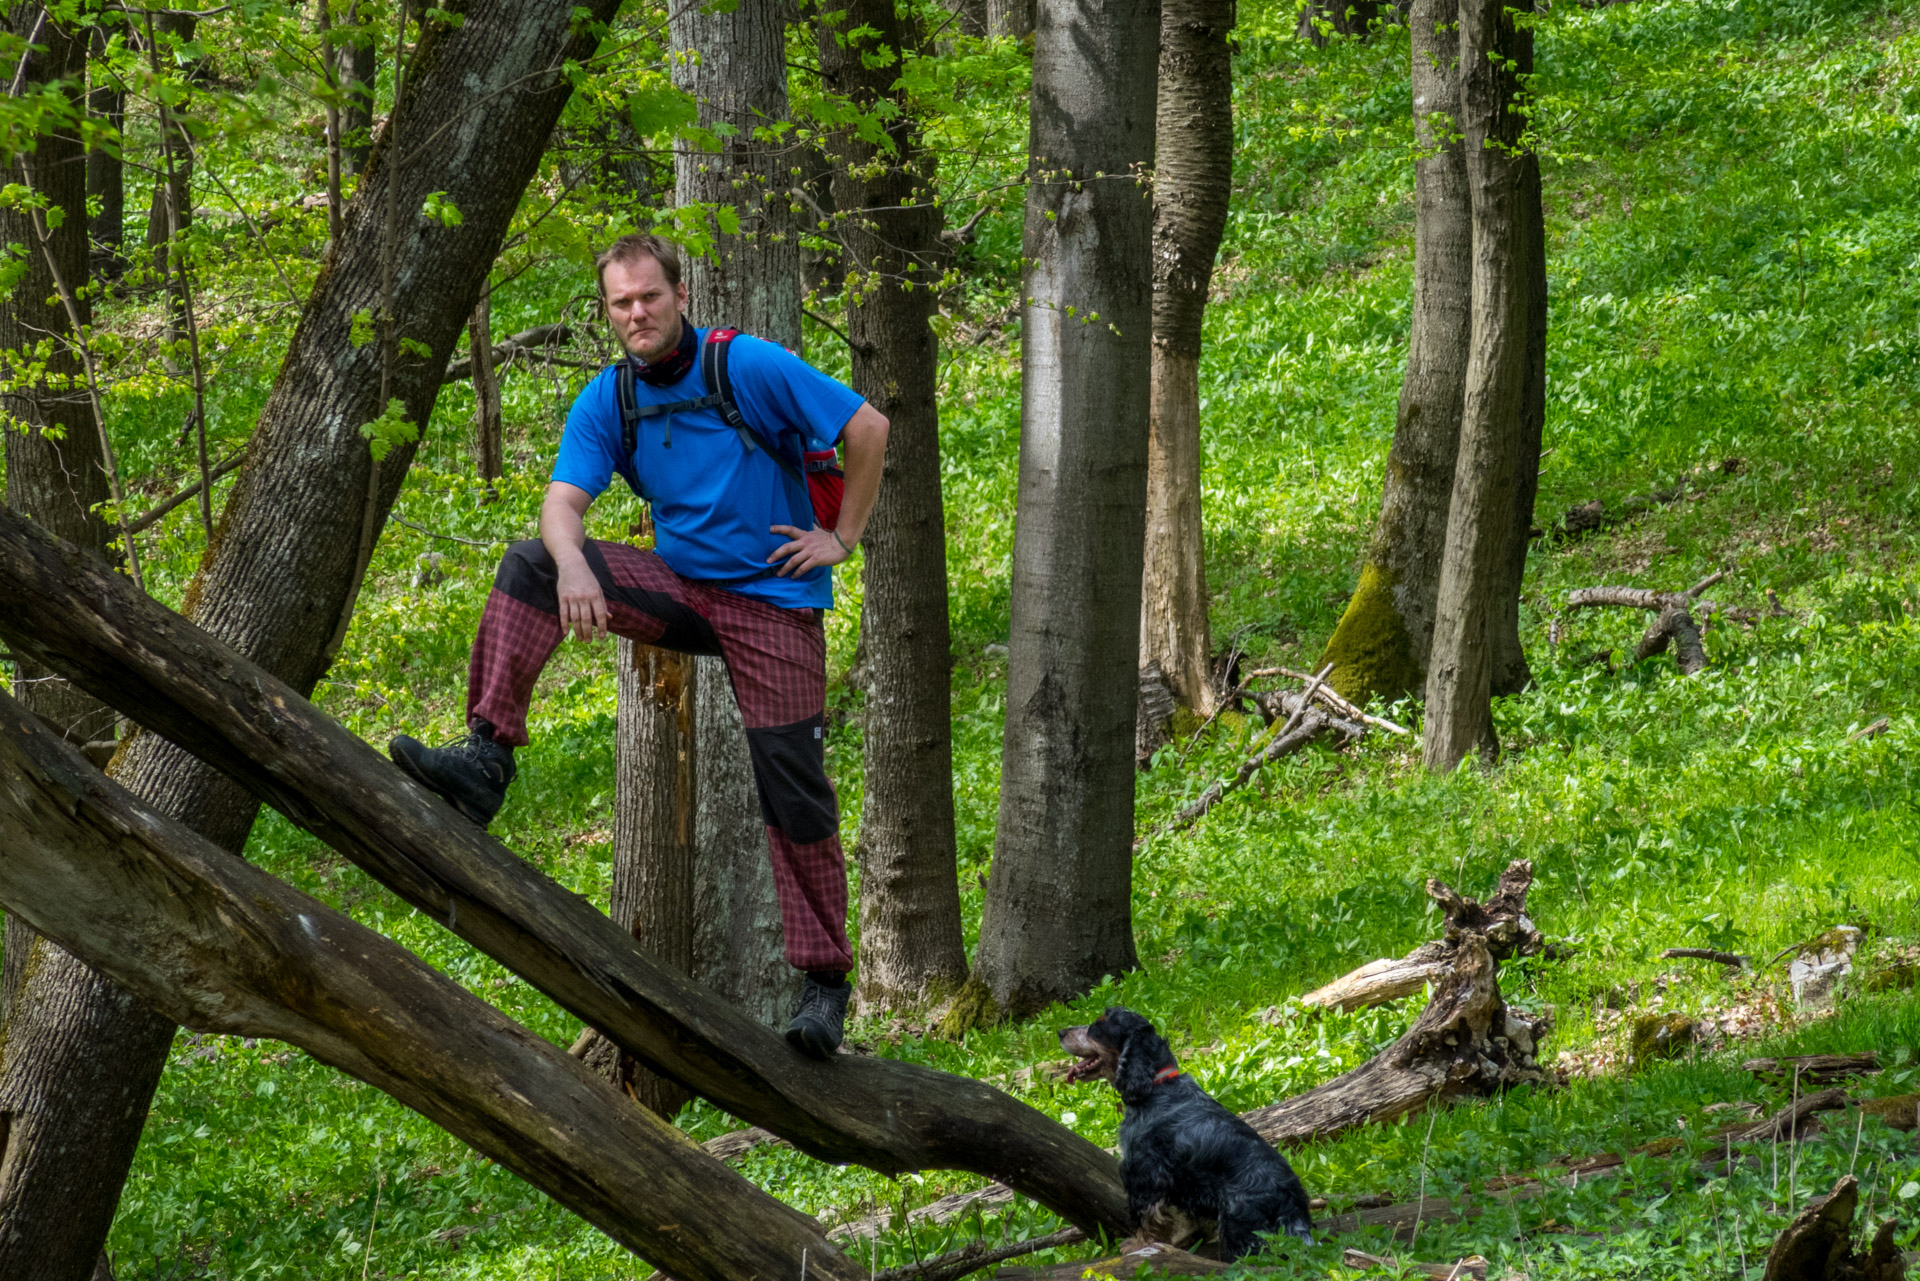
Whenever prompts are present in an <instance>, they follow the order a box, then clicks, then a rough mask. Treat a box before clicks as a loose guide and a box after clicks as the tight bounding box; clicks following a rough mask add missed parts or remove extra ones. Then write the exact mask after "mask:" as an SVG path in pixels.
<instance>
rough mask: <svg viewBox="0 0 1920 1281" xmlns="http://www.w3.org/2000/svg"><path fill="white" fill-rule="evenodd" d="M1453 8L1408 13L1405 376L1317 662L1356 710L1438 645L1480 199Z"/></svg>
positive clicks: (1408, 678) (1390, 692)
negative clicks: (1348, 576)
mask: <svg viewBox="0 0 1920 1281" xmlns="http://www.w3.org/2000/svg"><path fill="white" fill-rule="evenodd" d="M1458 9H1459V0H1415V3H1414V6H1413V12H1412V14H1411V16H1410V18H1409V23H1410V25H1411V27H1412V38H1413V127H1414V137H1415V139H1416V143H1417V145H1418V147H1419V153H1418V154H1419V157H1420V158H1419V159H1418V160H1416V161H1415V162H1414V254H1413V327H1412V333H1411V335H1410V337H1409V338H1408V341H1407V371H1406V375H1405V377H1404V379H1403V380H1402V382H1401V384H1400V409H1399V413H1398V414H1397V416H1396V418H1395V422H1394V429H1393V447H1392V449H1391V451H1390V452H1389V453H1388V454H1387V475H1386V482H1385V485H1384V486H1383V490H1382V493H1381V498H1380V517H1379V520H1378V521H1377V522H1376V523H1375V525H1374V529H1373V538H1372V541H1371V542H1369V544H1368V546H1367V554H1366V560H1365V561H1364V563H1363V564H1362V566H1361V570H1360V585H1359V587H1358V588H1357V589H1355V591H1354V594H1353V599H1352V600H1351V601H1349V602H1348V603H1347V609H1346V613H1345V614H1343V615H1342V616H1341V618H1340V623H1339V626H1337V627H1336V628H1335V629H1334V632H1333V637H1332V639H1330V640H1329V641H1328V642H1327V648H1326V652H1325V653H1324V654H1323V655H1322V656H1321V659H1320V663H1321V664H1322V665H1325V664H1327V663H1332V664H1333V674H1332V676H1331V677H1330V678H1329V683H1330V684H1331V685H1332V686H1333V687H1334V689H1335V690H1337V691H1338V692H1339V693H1340V694H1341V695H1343V696H1344V697H1346V698H1349V699H1351V700H1353V701H1354V702H1356V703H1361V704H1364V703H1366V702H1367V701H1368V700H1369V699H1372V698H1381V699H1394V698H1398V697H1400V696H1402V695H1404V694H1416V695H1417V694H1419V693H1420V692H1421V690H1422V689H1423V688H1424V687H1425V684H1426V676H1427V656H1428V654H1429V652H1430V651H1431V650H1432V648H1433V614H1434V608H1435V602H1436V600H1437V598H1438V596H1439V591H1440V550H1441V548H1442V547H1443V546H1444V545H1445V543H1446V534H1447V510H1448V508H1449V506H1450V505H1451V503H1452V501H1453V473H1454V462H1455V460H1456V458H1457V456H1458V452H1459V444H1460V408H1461V402H1462V398H1463V396H1464V395H1465V390H1466V377H1467V351H1468V348H1469V346H1470V344H1471V341H1472V330H1473V203H1472V199H1471V196H1470V195H1469V192H1468V188H1467V159H1466V152H1465V150H1464V149H1463V148H1462V146H1461V143H1460V138H1459V130H1458V127H1457V121H1458V116H1459V112H1460V107H1459V103H1460V73H1459V58H1460V37H1459V35H1458V33H1457V32H1456V30H1455V25H1456V23H1457V21H1458ZM1436 113H1438V117H1439V118H1438V120H1437V121H1436V120H1435V118H1434V117H1435V114H1436ZM1524 553H1525V548H1524V547H1522V554H1523V555H1524Z"/></svg>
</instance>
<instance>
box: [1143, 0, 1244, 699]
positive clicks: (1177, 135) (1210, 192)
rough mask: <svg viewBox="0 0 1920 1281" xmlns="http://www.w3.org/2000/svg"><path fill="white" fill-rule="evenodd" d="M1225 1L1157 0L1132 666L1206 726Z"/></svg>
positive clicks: (1222, 224) (1228, 155)
mask: <svg viewBox="0 0 1920 1281" xmlns="http://www.w3.org/2000/svg"><path fill="white" fill-rule="evenodd" d="M1234 4H1235V0H1161V6H1160V101H1159V107H1158V110H1157V111H1156V116H1157V120H1158V124H1157V127H1156V134H1157V141H1156V144H1155V147H1154V159H1155V163H1154V177H1153V370H1152V377H1151V382H1152V387H1151V397H1152V405H1153V408H1152V415H1151V418H1152V429H1151V431H1150V433H1149V435H1148V444H1147V543H1146V552H1145V556H1146V572H1145V575H1144V578H1143V580H1142V583H1141V599H1140V666H1141V667H1142V668H1144V667H1146V666H1147V664H1148V663H1158V664H1159V665H1160V672H1161V674H1162V675H1163V676H1164V677H1165V678H1166V681H1167V684H1168V685H1169V686H1170V687H1171V688H1172V690H1173V693H1174V697H1176V698H1178V699H1179V700H1180V701H1181V702H1183V703H1185V704H1186V705H1187V706H1188V707H1191V708H1193V709H1194V711H1196V712H1198V713H1200V714H1201V715H1202V716H1207V715H1211V714H1212V712H1213V708H1214V702H1215V691H1214V688H1213V672H1212V657H1213V642H1212V639H1211V637H1212V634H1211V632H1210V631H1209V630H1208V627H1207V565H1206V550H1207V549H1206V538H1205V535H1204V534H1203V533H1202V531H1201V524H1200V330H1201V323H1202V321H1203V319H1204V318H1205V315H1206V307H1207V289H1208V287H1209V285H1210V284H1211V283H1212V280H1213V260H1214V256H1215V255H1216V254H1217V253H1218V252H1219V250H1220V235H1221V233H1222V232H1223V231H1225V230H1226V225H1227V202H1228V199H1229V197H1230V195H1231V194H1232V188H1233V50H1232V48H1231V46H1229V44H1228V43H1227V41H1228V37H1229V35H1230V34H1231V33H1232V31H1233V23H1234Z"/></svg>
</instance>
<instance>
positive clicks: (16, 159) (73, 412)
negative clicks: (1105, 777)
mask: <svg viewBox="0 0 1920 1281" xmlns="http://www.w3.org/2000/svg"><path fill="white" fill-rule="evenodd" d="M39 11H40V6H38V5H30V4H16V5H13V6H10V8H9V11H8V13H7V15H6V27H7V30H8V31H9V33H10V34H12V35H14V36H16V37H19V38H21V39H26V38H28V37H29V36H30V35H31V34H32V31H33V27H34V24H35V21H36V19H37V18H38V16H39ZM90 35H91V33H90V32H88V31H86V30H85V29H73V30H68V29H66V28H64V27H63V26H62V25H61V24H59V23H57V22H49V23H47V24H46V25H45V26H44V27H43V28H42V30H41V31H40V33H39V34H38V36H37V37H34V39H35V43H36V44H38V45H39V46H41V49H40V51H39V52H37V53H34V54H32V55H30V56H29V57H28V59H27V65H26V68H25V71H26V83H27V84H28V85H29V86H35V85H44V84H47V83H49V82H51V81H54V80H68V81H73V82H77V81H78V80H79V79H80V77H81V76H82V74H83V73H84V71H85V69H86V51H87V45H88V42H89V37H90ZM97 92H99V91H98V90H96V93H97ZM74 96H75V97H77V96H78V95H77V91H76V93H75V94H74ZM88 106H89V107H90V108H91V109H93V110H94V111H95V112H96V113H101V112H104V111H105V110H108V109H110V107H111V104H108V103H106V102H104V101H101V100H100V99H98V98H95V97H92V96H91V95H90V97H89V101H88ZM101 158H103V157H101V156H100V153H93V154H85V153H84V152H83V148H82V146H81V144H80V141H79V139H78V138H77V137H75V136H73V135H71V134H68V133H63V132H54V133H49V134H43V135H42V136H41V137H39V138H38V139H37V140H36V145H35V147H34V149H33V150H32V151H31V152H28V153H25V154H23V155H16V156H9V157H8V158H7V159H8V164H7V169H8V172H9V174H10V175H11V176H13V177H15V178H17V176H18V172H19V169H20V166H21V165H23V164H24V165H25V167H26V170H27V173H28V175H29V180H30V181H31V183H32V186H33V189H34V190H35V191H36V192H38V193H40V194H41V195H43V196H45V197H46V198H47V200H48V202H49V203H50V205H51V206H52V207H53V208H55V209H59V210H62V211H64V212H65V213H66V215H67V216H66V217H65V218H64V219H60V220H57V221H59V224H60V225H59V226H51V225H50V224H51V223H52V222H53V221H56V220H53V219H48V220H46V225H47V226H48V241H49V244H48V249H49V250H50V251H51V253H52V256H53V259H54V262H56V263H57V264H58V265H59V270H60V280H61V281H62V282H64V284H65V285H66V287H67V288H68V289H69V290H70V291H72V292H73V294H74V297H73V302H74V304H75V309H76V310H77V311H78V312H79V313H80V320H81V323H82V324H89V323H91V320H92V316H91V310H92V308H91V304H90V303H89V301H88V299H87V295H86V293H85V292H84V290H83V289H82V286H84V285H85V283H86V281H87V278H88V258H89V253H88V220H87V217H86V208H87V194H88V193H87V188H88V185H89V184H88V179H89V177H90V176H93V175H94V174H95V173H96V172H98V169H97V166H96V165H95V161H96V159H101ZM114 168H115V170H116V172H117V170H118V164H117V162H115V165H114ZM0 237H4V238H5V240H6V241H7V243H9V244H18V245H21V246H24V253H23V254H22V256H21V258H20V264H19V265H20V270H21V273H22V275H21V278H20V279H19V280H17V281H15V282H14V284H13V286H12V288H11V289H9V290H8V291H7V292H6V294H5V295H4V297H0V351H5V352H8V353H12V352H17V351H21V350H27V351H31V350H32V349H33V348H34V347H35V345H36V344H38V343H39V342H41V341H42V340H43V339H45V338H46V337H47V336H49V335H52V336H53V337H54V339H55V347H54V349H53V351H52V353H51V355H50V356H49V357H48V360H47V378H46V379H45V380H43V381H41V382H39V383H37V384H32V385H29V386H25V387H22V388H20V389H18V390H16V391H14V392H13V393H11V394H10V395H8V396H7V397H6V402H5V408H6V411H7V414H8V416H9V417H10V418H11V419H12V420H13V421H15V422H19V423H24V424H27V425H28V426H27V430H25V431H11V430H9V431H6V432H5V433H4V436H5V439H6V457H7V476H6V481H7V490H6V499H7V505H8V506H9V507H11V508H12V509H13V510H15V511H17V512H20V513H22V514H23V515H26V516H28V517H31V518H32V519H33V520H34V521H35V522H36V523H37V524H39V525H40V526H42V527H43V528H45V529H46V530H47V531H48V532H49V533H52V534H54V535H56V536H58V537H60V538H64V539H66V540H67V541H68V542H71V543H73V544H75V545H76V546H78V547H83V548H86V549H88V550H89V551H93V552H96V553H98V554H100V555H101V556H103V557H105V556H106V555H107V554H108V544H109V542H110V541H111V539H112V537H113V531H111V530H110V529H109V528H108V526H107V524H106V522H104V521H103V520H101V519H100V517H99V515H98V514H97V513H96V511H95V510H94V509H95V508H96V507H97V505H98V504H100V503H102V502H104V501H106V499H107V498H108V497H109V496H110V494H109V486H108V483H107V473H106V468H105V464H104V460H103V455H102V453H101V445H100V434H99V430H98V427H97V425H96V424H95V422H94V419H93V410H92V407H91V405H90V403H89V401H88V397H87V393H86V384H85V381H84V377H85V375H84V370H83V366H82V362H81V360H80V357H79V354H78V351H77V350H76V349H75V348H74V347H73V346H71V345H70V343H71V340H72V337H73V327H72V324H71V323H70V321H69V319H68V316H67V312H66V309H65V307H64V306H63V305H62V303H61V301H60V299H59V297H58V296H57V291H58V287H57V286H56V284H55V279H54V274H53V269H52V267H51V266H50V265H49V264H48V261H47V254H46V253H43V252H42V251H41V248H40V245H39V240H38V233H37V231H36V228H35V226H34V222H33V219H31V218H30V217H28V216H27V215H26V214H25V213H24V212H23V211H20V210H15V209H8V210H4V211H0ZM4 359H5V360H6V363H8V364H11V363H12V358H11V357H6V358H4ZM49 432H51V434H49ZM16 672H17V679H16V683H15V685H14V689H15V691H16V692H17V694H18V696H19V701H20V703H21V704H22V705H23V706H24V707H26V708H27V709H28V710H29V711H31V712H32V713H33V714H34V715H36V716H38V717H39V718H40V719H41V720H42V721H43V722H45V723H46V724H48V725H50V726H52V727H53V728H54V729H55V730H56V731H58V732H59V733H60V734H61V735H62V736H63V737H65V738H67V739H68V740H69V741H72V742H74V743H76V744H79V743H86V742H88V741H89V740H104V739H108V738H111V737H113V726H114V721H115V715H114V712H113V710H112V709H111V708H108V707H106V706H105V705H104V704H102V703H100V702H98V701H96V700H95V699H93V698H92V697H90V696H89V695H87V694H84V693H82V692H81V691H80V690H78V689H76V688H74V687H73V686H72V685H70V684H68V683H67V682H66V681H65V680H63V679H61V678H59V677H57V676H55V675H54V674H53V673H52V672H50V671H48V670H47V669H46V668H44V667H41V666H39V665H38V664H35V663H32V662H29V661H26V660H21V661H20V662H19V664H18V666H17V668H16ZM49 971H52V972H55V973H56V974H57V973H61V972H67V971H77V975H76V977H77V978H78V979H79V981H78V982H74V983H48V982H43V981H40V980H41V979H42V976H43V975H46V974H47V973H48V972H49ZM0 1019H4V1024H5V1027H4V1039H0V1228H4V1238H3V1239H0V1276H5V1277H15V1276H18V1277H22V1278H24V1277H27V1276H29V1275H31V1276H33V1277H35V1278H42V1277H44V1278H50V1279H52V1281H65V1279H66V1278H74V1279H75V1281H80V1279H83V1278H87V1277H89V1276H91V1275H92V1274H93V1272H94V1270H95V1268H96V1267H97V1266H98V1262H99V1260H100V1257H101V1255H100V1247H101V1244H102V1243H103V1242H104V1241H105V1240H106V1235H107V1229H108V1228H109V1227H110V1226H111V1225H112V1223H113V1211H114V1207H115V1206H117V1205H118V1204H119V1202H120V1190H121V1188H122V1186H123V1185H124V1184H125V1182H126V1174H127V1168H128V1166H129V1165H131V1164H132V1162H133V1153H134V1148H135V1146H136V1145H137V1144H138V1142H139V1138H140V1129H141V1126H142V1124H143V1123H144V1122H145V1120H146V1114H147V1100H148V1098H149V1097H150V1096H151V1094H152V1092H153V1087H154V1084H155V1082H156V1081H157V1080H158V1078H159V1070H160V1062H161V1060H160V1059H158V1058H154V1059H152V1060H150V1061H149V1062H147V1063H143V1064H133V1065H127V1066H128V1067H130V1069H131V1070H125V1069H124V1068H123V1065H120V1064H116V1063H115V1062H113V1060H112V1055H111V1040H108V1041H107V1042H105V1043H103V1042H102V1041H101V1040H100V1037H101V1035H102V1033H103V1032H105V1033H109V1034H110V1033H111V1032H112V1031H113V1030H114V1029H115V1028H116V1027H117V1026H119V1025H122V1024H125V1025H131V1026H133V1027H136V1028H139V1029H141V1030H143V1031H147V1032H151V1033H152V1034H153V1035H154V1038H155V1039H156V1040H157V1041H158V1042H159V1044H160V1045H161V1047H162V1053H163V1054H164V1046H165V1044H166V1043H168V1042H170V1041H171V1039H172V1036H173V1025H172V1024H171V1023H168V1022H167V1021H166V1020H164V1019H162V1018H160V1017H159V1016H158V1015H155V1014H153V1013H152V1012H151V1011H149V1010H147V1009H146V1008H145V1007H144V1006H142V1005H141V1004H140V1003H139V1002H138V1001H137V1000H135V999H134V998H132V997H129V996H126V995H125V994H123V993H121V992H119V991H117V990H115V989H113V988H111V986H110V985H106V984H104V983H101V982H98V981H96V980H94V979H93V976H92V975H91V974H88V973H87V972H86V971H85V970H84V969H81V968H80V967H79V966H78V965H77V963H75V962H74V961H73V959H72V958H71V957H69V956H68V955H67V954H66V953H65V952H63V951H61V950H60V948H58V947H57V946H55V945H54V944H53V943H51V942H49V941H47V940H46V939H43V938H41V937H39V936H38V935H37V934H35V933H34V931H33V929H32V927H31V926H29V925H28V924H27V923H26V921H25V919H24V918H22V917H20V916H19V915H18V914H16V913H12V912H9V913H8V914H7V921H6V941H5V961H4V967H3V968H0ZM66 1062H75V1063H79V1064H81V1065H83V1067H82V1070H81V1071H80V1072H79V1073H77V1074H72V1075H70V1074H65V1073H61V1072H59V1071H57V1070H54V1071H48V1070H44V1069H45V1068H46V1067H49V1066H52V1065H58V1064H61V1063H66ZM67 1145H71V1146H72V1147H73V1148H75V1149H76V1150H78V1151H79V1152H80V1153H82V1154H84V1155H82V1156H80V1157H79V1158H78V1159H73V1158H71V1157H70V1156H69V1155H67V1154H64V1153H62V1151H61V1150H60V1149H61V1148H62V1147H64V1146H67ZM23 1198H30V1199H31V1200H33V1201H34V1202H35V1203H37V1204H38V1205H40V1206H43V1207H44V1208H45V1212H44V1213H40V1214H34V1215H30V1216H27V1217H24V1218H16V1217H14V1216H10V1215H4V1213H3V1211H4V1209H5V1207H7V1206H9V1205H11V1204H13V1203H15V1202H17V1201H19V1200H21V1199H23Z"/></svg>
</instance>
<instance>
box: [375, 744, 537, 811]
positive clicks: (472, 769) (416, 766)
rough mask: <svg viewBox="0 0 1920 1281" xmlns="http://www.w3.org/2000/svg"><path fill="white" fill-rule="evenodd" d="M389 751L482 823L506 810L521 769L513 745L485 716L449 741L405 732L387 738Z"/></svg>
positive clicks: (415, 777) (410, 771)
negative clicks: (435, 743)
mask: <svg viewBox="0 0 1920 1281" xmlns="http://www.w3.org/2000/svg"><path fill="white" fill-rule="evenodd" d="M387 755H388V756H390V757H392V758H393V763H394V764H395V765H398V766H399V767H400V768H401V769H402V770H403V771H405V773H406V775H407V777H408V778H410V779H412V780H413V781H414V782H416V783H418V784H420V786H422V787H424V788H426V789H427V790H428V791H429V792H432V793H433V794H434V795H435V796H438V797H440V798H442V799H443V800H445V801H446V802H447V803H448V804H449V805H451V806H453V808H455V809H457V810H459V811H460V813H461V814H462V815H464V816H465V817H467V818H469V819H472V820H473V821H474V822H475V823H478V824H479V825H480V826H481V827H485V826H486V825H487V824H488V823H490V822H492V821H493V816H494V815H495V814H497V813H499V812H500V803H501V802H502V801H504V800H506V799H507V784H509V783H511V782H513V775H514V772H515V771H514V766H513V749H512V748H511V747H507V746H505V745H503V744H500V743H496V742H494V741H493V726H491V725H489V724H487V723H486V722H485V721H481V720H476V721H475V722H474V723H473V728H472V729H470V730H468V731H467V734H466V736H465V737H464V738H457V739H455V740H454V741H453V742H451V743H448V744H447V745H446V746H445V747H428V746H427V745H426V744H424V743H422V742H421V741H420V740H419V739H417V738H409V737H408V736H407V735H405V734H402V735H400V736H399V737H397V738H395V739H394V740H393V742H391V743H389V744H387Z"/></svg>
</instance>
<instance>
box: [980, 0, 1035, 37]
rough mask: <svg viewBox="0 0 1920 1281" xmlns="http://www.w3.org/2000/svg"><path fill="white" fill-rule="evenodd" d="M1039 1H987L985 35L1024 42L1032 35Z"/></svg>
mask: <svg viewBox="0 0 1920 1281" xmlns="http://www.w3.org/2000/svg"><path fill="white" fill-rule="evenodd" d="M1038 3H1039V0H987V34H989V35H993V36H1006V37H1008V38H1010V39H1013V40H1025V39H1026V38H1027V37H1028V36H1030V35H1032V34H1033V29H1034V15H1035V12H1036V9H1037V6H1038Z"/></svg>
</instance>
